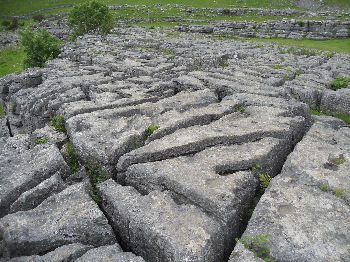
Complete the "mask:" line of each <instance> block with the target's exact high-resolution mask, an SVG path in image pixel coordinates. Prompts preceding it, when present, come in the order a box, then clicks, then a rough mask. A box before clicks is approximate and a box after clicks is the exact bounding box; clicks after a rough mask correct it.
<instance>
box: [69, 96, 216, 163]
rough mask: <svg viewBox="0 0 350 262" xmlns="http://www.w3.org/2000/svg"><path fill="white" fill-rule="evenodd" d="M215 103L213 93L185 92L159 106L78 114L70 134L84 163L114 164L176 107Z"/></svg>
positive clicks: (184, 107)
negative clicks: (97, 161) (165, 114)
mask: <svg viewBox="0 0 350 262" xmlns="http://www.w3.org/2000/svg"><path fill="white" fill-rule="evenodd" d="M214 102H217V98H216V96H215V94H214V93H213V92H211V91H209V90H200V91H197V92H193V93H187V92H181V93H178V94H176V95H175V96H172V97H169V98H165V99H162V100H160V101H158V102H155V103H145V104H142V105H138V106H134V107H127V108H123V109H110V110H102V111H96V112H93V113H90V114H82V115H77V116H75V117H72V118H70V119H69V120H68V121H67V131H68V134H69V136H70V137H71V139H72V142H73V144H74V147H75V149H76V153H77V155H78V156H79V157H80V159H81V160H82V161H85V162H86V161H89V160H90V159H98V160H99V161H101V162H102V163H103V164H109V165H113V164H116V161H117V160H118V159H119V157H120V156H121V155H123V154H125V153H126V152H129V151H131V150H133V149H134V148H135V147H137V146H139V145H141V144H142V143H143V141H144V140H145V139H146V134H147V128H148V127H149V126H150V125H151V124H153V125H155V126H156V125H158V122H159V121H158V120H157V119H158V118H159V117H160V116H161V115H162V114H164V113H166V112H168V111H170V110H173V108H176V109H177V110H178V111H179V112H184V111H186V110H191V109H192V110H194V109H195V108H201V107H205V106H207V105H208V104H210V103H214ZM166 120H167V122H169V121H171V119H166Z"/></svg>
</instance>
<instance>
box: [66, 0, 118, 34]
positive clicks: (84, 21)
mask: <svg viewBox="0 0 350 262" xmlns="http://www.w3.org/2000/svg"><path fill="white" fill-rule="evenodd" d="M68 26H69V27H70V28H72V29H73V33H72V38H73V39H74V38H76V37H77V36H80V35H83V34H85V33H96V34H101V35H105V34H108V33H109V32H110V31H111V29H112V28H113V16H112V14H111V13H110V11H109V10H108V6H106V5H104V4H102V3H100V2H97V1H94V0H93V1H90V2H87V3H83V4H80V5H76V6H74V8H73V9H72V10H71V12H70V13H69V15H68Z"/></svg>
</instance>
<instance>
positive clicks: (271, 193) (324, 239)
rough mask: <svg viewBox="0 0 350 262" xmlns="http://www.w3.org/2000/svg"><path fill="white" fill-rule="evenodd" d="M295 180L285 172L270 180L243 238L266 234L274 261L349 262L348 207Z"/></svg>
mask: <svg viewBox="0 0 350 262" xmlns="http://www.w3.org/2000/svg"><path fill="white" fill-rule="evenodd" d="M294 177H295V173H294V171H291V172H289V171H287V172H286V171H285V172H283V173H282V174H281V175H279V176H277V177H275V178H274V179H272V182H271V183H270V185H269V187H268V188H267V191H265V193H264V195H263V196H262V198H261V199H260V201H259V203H258V205H257V206H256V208H255V210H254V213H253V216H252V217H251V219H250V220H249V223H248V226H247V229H246V230H245V232H244V234H243V236H242V237H245V236H251V237H256V235H258V234H262V235H266V234H269V235H270V237H269V239H268V244H267V245H266V247H267V248H268V249H269V250H270V252H269V255H268V256H269V257H271V258H273V259H275V260H276V261H311V262H312V261H322V262H323V261H325V262H326V261H344V262H345V261H349V258H350V238H349V232H350V224H349V218H350V208H349V206H348V205H346V204H345V203H344V201H343V200H341V199H339V198H337V197H335V196H333V195H330V194H329V193H327V192H323V191H322V190H321V189H320V188H318V187H314V186H310V185H305V184H302V183H299V182H298V181H297V180H296V179H295V178H294ZM234 252H238V250H237V249H236V248H235V251H234ZM233 261H239V260H233Z"/></svg>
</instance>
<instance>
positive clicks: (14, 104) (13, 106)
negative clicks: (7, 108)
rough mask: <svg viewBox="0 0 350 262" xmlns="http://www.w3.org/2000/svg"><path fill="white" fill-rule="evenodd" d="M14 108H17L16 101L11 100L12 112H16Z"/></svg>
mask: <svg viewBox="0 0 350 262" xmlns="http://www.w3.org/2000/svg"><path fill="white" fill-rule="evenodd" d="M16 109H17V103H16V102H13V103H12V107H11V112H12V114H14V113H16Z"/></svg>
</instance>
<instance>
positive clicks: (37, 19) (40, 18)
mask: <svg viewBox="0 0 350 262" xmlns="http://www.w3.org/2000/svg"><path fill="white" fill-rule="evenodd" d="M32 18H33V20H34V21H35V22H41V21H43V20H44V18H45V16H44V15H43V14H35V15H33V16H32Z"/></svg>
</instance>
